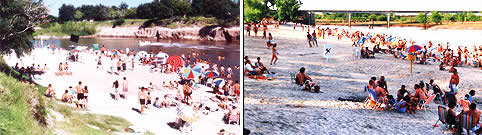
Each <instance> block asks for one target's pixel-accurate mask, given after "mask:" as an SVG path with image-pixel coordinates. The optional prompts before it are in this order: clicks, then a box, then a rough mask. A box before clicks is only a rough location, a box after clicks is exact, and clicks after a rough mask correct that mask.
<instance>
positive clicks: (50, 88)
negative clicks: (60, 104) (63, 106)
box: [45, 84, 55, 98]
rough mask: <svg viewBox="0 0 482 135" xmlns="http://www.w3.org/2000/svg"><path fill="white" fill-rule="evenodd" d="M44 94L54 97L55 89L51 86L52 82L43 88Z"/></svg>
mask: <svg viewBox="0 0 482 135" xmlns="http://www.w3.org/2000/svg"><path fill="white" fill-rule="evenodd" d="M45 96H47V97H52V98H55V90H54V88H52V84H49V86H48V87H47V89H45Z"/></svg>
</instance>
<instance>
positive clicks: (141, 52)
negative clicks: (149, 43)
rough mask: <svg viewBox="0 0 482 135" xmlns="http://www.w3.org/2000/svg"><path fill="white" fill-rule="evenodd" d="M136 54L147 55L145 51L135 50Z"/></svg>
mask: <svg viewBox="0 0 482 135" xmlns="http://www.w3.org/2000/svg"><path fill="white" fill-rule="evenodd" d="M137 55H138V56H141V57H144V55H147V52H146V51H139V52H137Z"/></svg>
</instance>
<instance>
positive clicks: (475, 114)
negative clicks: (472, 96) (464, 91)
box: [457, 103, 482, 134]
mask: <svg viewBox="0 0 482 135" xmlns="http://www.w3.org/2000/svg"><path fill="white" fill-rule="evenodd" d="M469 109H470V110H469V111H467V112H466V113H467V115H472V126H471V127H473V128H472V131H474V133H475V134H480V133H482V128H480V124H479V120H480V112H479V111H477V104H475V103H471V104H470V106H469ZM462 114H463V113H459V115H457V118H462V117H461V115H462Z"/></svg>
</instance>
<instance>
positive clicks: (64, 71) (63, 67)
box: [55, 62, 72, 76]
mask: <svg viewBox="0 0 482 135" xmlns="http://www.w3.org/2000/svg"><path fill="white" fill-rule="evenodd" d="M58 69H59V71H58V72H55V75H56V76H62V75H72V72H71V71H70V70H69V64H68V63H67V62H65V63H63V64H62V62H60V63H59V68H58Z"/></svg>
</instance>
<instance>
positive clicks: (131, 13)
mask: <svg viewBox="0 0 482 135" xmlns="http://www.w3.org/2000/svg"><path fill="white" fill-rule="evenodd" d="M136 12H137V8H129V9H127V12H126V15H125V17H126V18H130V19H133V18H136Z"/></svg>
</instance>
